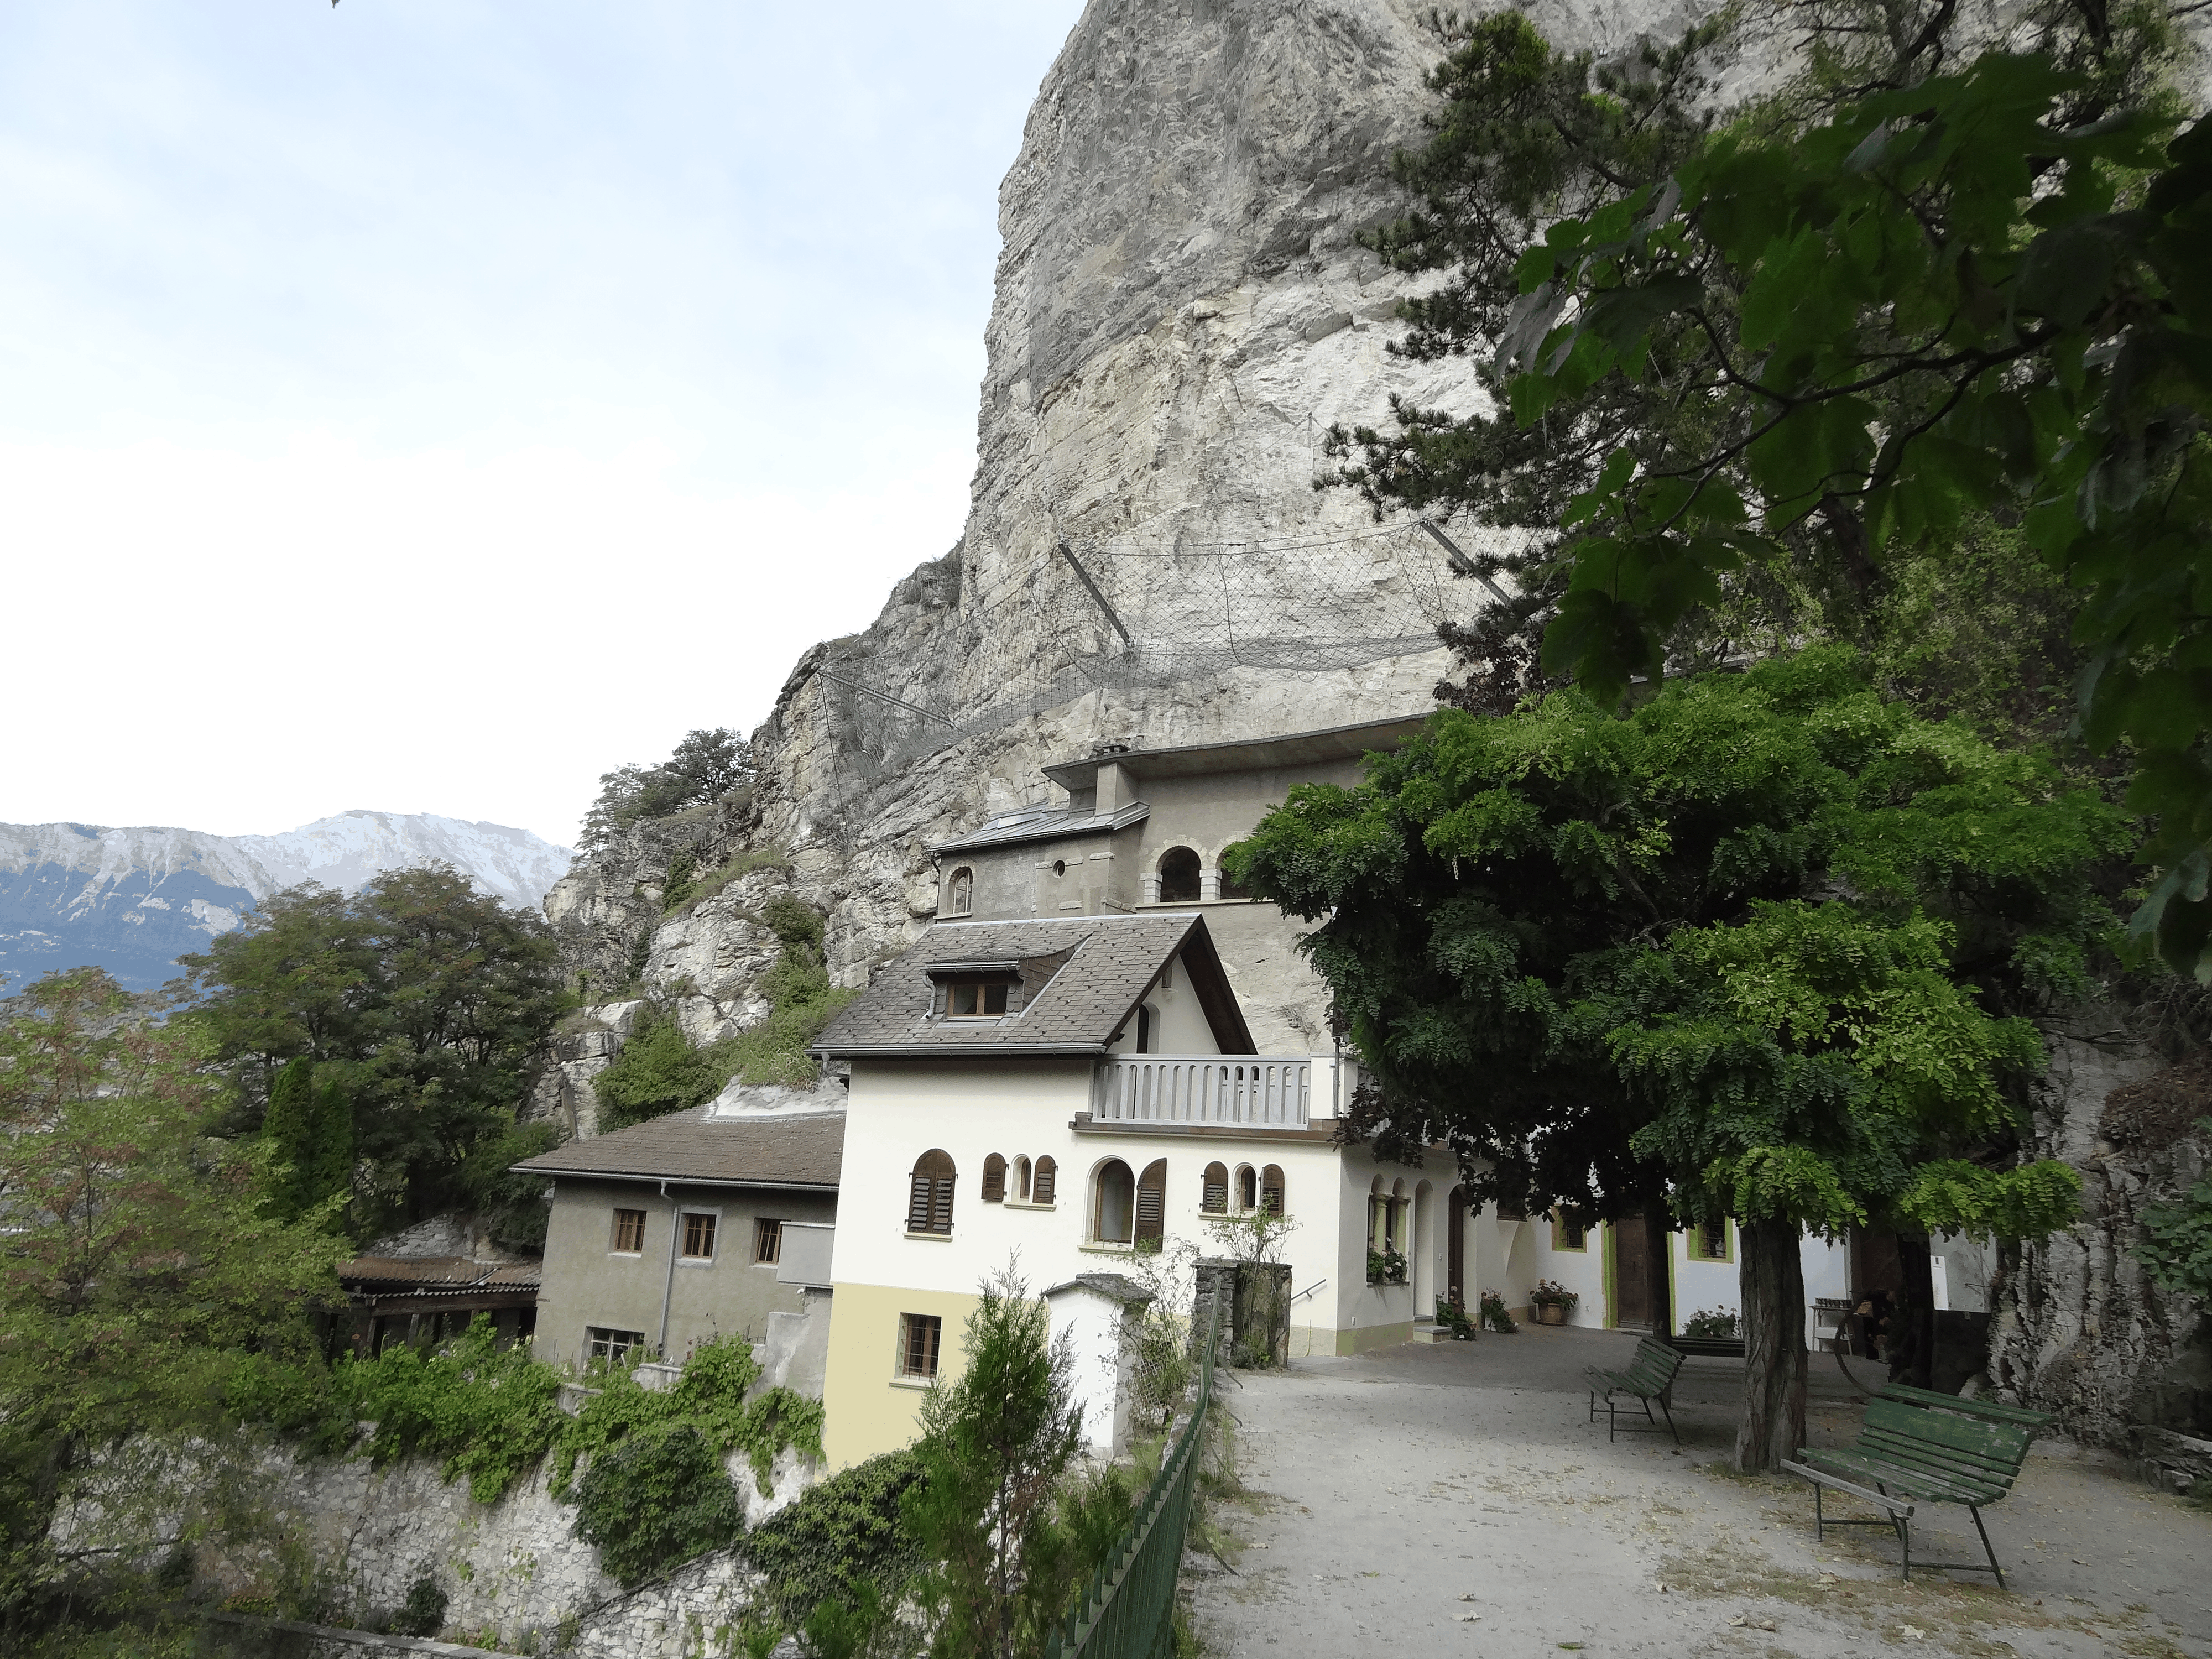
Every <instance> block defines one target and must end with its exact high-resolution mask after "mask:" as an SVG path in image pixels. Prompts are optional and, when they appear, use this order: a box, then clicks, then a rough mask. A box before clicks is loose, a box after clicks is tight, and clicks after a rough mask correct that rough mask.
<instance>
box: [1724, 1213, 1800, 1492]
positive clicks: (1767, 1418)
mask: <svg viewBox="0 0 2212 1659" xmlns="http://www.w3.org/2000/svg"><path fill="white" fill-rule="evenodd" d="M1736 1236H1737V1242H1738V1244H1739V1246H1740V1247H1741V1264H1740V1266H1739V1267H1738V1269H1737V1282H1738V1283H1739V1285H1741V1290H1742V1295H1743V1421H1742V1423H1741V1424H1740V1425H1738V1426H1737V1429H1736V1434H1735V1466H1736V1468H1738V1469H1740V1470H1741V1471H1742V1472H1744V1473H1745V1474H1753V1473H1756V1472H1758V1471H1760V1470H1765V1469H1771V1468H1774V1467H1775V1466H1776V1465H1777V1464H1778V1463H1779V1462H1781V1461H1782V1460H1783V1459H1784V1458H1785V1457H1795V1456H1796V1455H1797V1449H1798V1448H1799V1447H1801V1446H1802V1445H1803V1444H1804V1443H1805V1269H1804V1266H1803V1264H1802V1262H1801V1261H1800V1260H1799V1259H1798V1255H1797V1229H1796V1227H1794V1226H1792V1225H1790V1223H1788V1222H1786V1221H1753V1222H1749V1223H1746V1224H1743V1225H1740V1226H1739V1228H1738V1229H1737V1235H1736Z"/></svg>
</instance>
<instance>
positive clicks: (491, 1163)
mask: <svg viewBox="0 0 2212 1659" xmlns="http://www.w3.org/2000/svg"><path fill="white" fill-rule="evenodd" d="M560 1140H561V1135H560V1132H559V1131H558V1130H556V1128H554V1127H553V1126H552V1125H551V1124H550V1123H515V1124H510V1125H509V1126H508V1127H507V1129H506V1130H505V1131H504V1132H503V1133H500V1134H498V1135H495V1136H493V1137H491V1138H489V1139H486V1140H485V1141H483V1143H482V1144H480V1145H479V1146H477V1149H476V1150H475V1151H474V1152H471V1153H470V1154H469V1156H468V1161H467V1162H466V1163H465V1164H462V1165H461V1190H462V1192H463V1193H465V1194H466V1195H467V1197H468V1200H469V1204H470V1206H471V1208H473V1209H474V1210H475V1211H476V1212H477V1218H478V1219H480V1220H481V1221H483V1224H484V1226H485V1229H486V1230H487V1231H489V1233H490V1234H491V1238H492V1242H493V1243H495V1244H498V1245H500V1246H501V1248H503V1249H510V1250H533V1251H534V1250H543V1249H544V1248H545V1225H546V1223H547V1222H548V1221H550V1219H551V1218H552V1215H553V1208H552V1206H551V1205H550V1204H549V1203H548V1202H547V1201H546V1196H545V1194H546V1193H547V1191H548V1186H547V1182H546V1180H545V1177H544V1176H526V1175H517V1174H515V1173H514V1167H513V1166H514V1165H516V1164H520V1163H521V1162H522V1161H523V1159H525V1158H536V1157H537V1156H538V1154H539V1153H540V1152H551V1151H552V1150H553V1148H554V1147H555V1146H558V1145H559V1144H560Z"/></svg>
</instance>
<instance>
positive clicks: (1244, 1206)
mask: <svg viewBox="0 0 2212 1659" xmlns="http://www.w3.org/2000/svg"><path fill="white" fill-rule="evenodd" d="M1259 1203H1260V1178H1259V1176H1255V1175H1254V1174H1253V1173H1252V1166H1251V1165H1250V1164H1238V1165H1237V1214H1239V1215H1248V1214H1249V1213H1250V1212H1252V1211H1253V1210H1255V1209H1256V1208H1257V1207H1258V1206H1259Z"/></svg>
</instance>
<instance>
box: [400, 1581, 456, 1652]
mask: <svg viewBox="0 0 2212 1659" xmlns="http://www.w3.org/2000/svg"><path fill="white" fill-rule="evenodd" d="M445 1627H446V1592H445V1591H443V1590H442V1589H439V1588H438V1581H437V1580H436V1579H435V1578H433V1577H431V1576H430V1575H429V1574H428V1573H427V1572H426V1573H424V1574H423V1575H422V1577H420V1578H417V1579H416V1581H415V1582H414V1583H411V1584H410V1585H409V1586H408V1587H407V1600H406V1601H405V1602H404V1603H403V1604H402V1605H401V1607H400V1609H399V1611H398V1613H394V1614H393V1615H392V1634H394V1635H395V1636H435V1635H436V1634H437V1633H438V1632H440V1631H441V1630H443V1629H444V1628H445Z"/></svg>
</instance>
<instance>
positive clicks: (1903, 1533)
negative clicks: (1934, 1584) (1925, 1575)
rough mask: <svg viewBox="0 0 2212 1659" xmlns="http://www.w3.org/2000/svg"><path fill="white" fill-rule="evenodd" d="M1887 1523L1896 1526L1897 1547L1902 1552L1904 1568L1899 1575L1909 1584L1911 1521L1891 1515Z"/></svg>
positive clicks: (1910, 1579) (1910, 1574)
mask: <svg viewBox="0 0 2212 1659" xmlns="http://www.w3.org/2000/svg"><path fill="white" fill-rule="evenodd" d="M1889 1523H1890V1525H1892V1526H1893V1527H1895V1528H1897V1544H1898V1548H1899V1550H1900V1551H1901V1552H1902V1553H1903V1561H1904V1568H1903V1571H1901V1572H1900V1573H1899V1578H1900V1579H1901V1580H1902V1582H1904V1583H1908V1584H1909V1583H1911V1582H1912V1522H1910V1521H1908V1520H1906V1519H1905V1517H1904V1516H1901V1515H1892V1516H1890V1517H1889Z"/></svg>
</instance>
